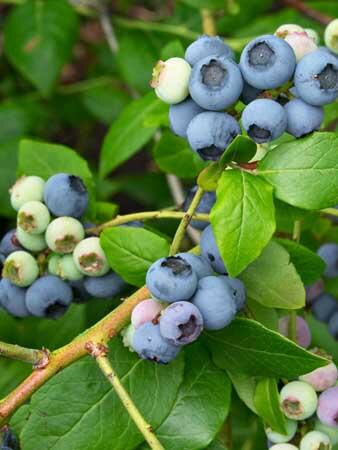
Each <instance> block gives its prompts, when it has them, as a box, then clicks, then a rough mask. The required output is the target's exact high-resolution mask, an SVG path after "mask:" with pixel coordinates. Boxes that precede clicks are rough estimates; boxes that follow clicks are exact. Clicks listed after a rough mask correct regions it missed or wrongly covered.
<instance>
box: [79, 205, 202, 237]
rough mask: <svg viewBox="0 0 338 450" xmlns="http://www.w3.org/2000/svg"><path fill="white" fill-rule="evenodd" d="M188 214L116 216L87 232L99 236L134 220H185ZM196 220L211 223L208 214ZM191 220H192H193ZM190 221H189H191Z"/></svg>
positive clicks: (175, 212)
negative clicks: (108, 229)
mask: <svg viewBox="0 0 338 450" xmlns="http://www.w3.org/2000/svg"><path fill="white" fill-rule="evenodd" d="M186 215H187V213H185V212H181V211H169V210H163V211H145V212H138V213H133V214H125V215H123V216H116V217H115V218H114V219H112V220H109V221H108V222H105V223H103V224H102V225H98V226H97V227H93V228H88V229H87V230H86V231H87V233H90V234H99V233H100V232H101V231H103V230H104V229H106V228H110V227H114V226H117V225H123V224H125V223H128V222H133V221H134V220H150V219H183V218H184V217H185V216H186ZM191 218H193V219H194V220H203V221H204V222H208V221H209V215H208V214H194V215H193V217H191ZM191 218H190V219H191ZM190 219H189V220H190Z"/></svg>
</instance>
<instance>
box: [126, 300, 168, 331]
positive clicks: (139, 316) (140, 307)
mask: <svg viewBox="0 0 338 450" xmlns="http://www.w3.org/2000/svg"><path fill="white" fill-rule="evenodd" d="M162 309H163V305H162V304H161V303H160V302H157V301H156V300H153V299H152V298H148V299H146V300H143V301H142V302H140V303H138V304H137V305H136V306H135V308H134V309H133V312H132V313H131V323H132V325H133V327H134V328H135V329H137V328H139V327H140V326H141V325H143V324H144V323H146V322H152V321H153V320H156V319H157V318H158V317H159V315H160V314H161V311H162Z"/></svg>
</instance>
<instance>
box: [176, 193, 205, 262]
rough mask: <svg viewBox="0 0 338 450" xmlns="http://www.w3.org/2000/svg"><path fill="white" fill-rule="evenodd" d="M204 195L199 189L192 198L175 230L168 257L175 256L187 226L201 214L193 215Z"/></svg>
mask: <svg viewBox="0 0 338 450" xmlns="http://www.w3.org/2000/svg"><path fill="white" fill-rule="evenodd" d="M203 194H204V190H203V189H202V188H201V187H199V188H198V189H197V191H196V194H195V195H194V198H193V199H192V201H191V203H190V206H189V208H188V210H187V212H186V213H183V217H182V220H181V222H180V224H179V226H178V228H177V230H176V233H175V236H174V239H173V241H172V244H171V247H170V255H175V254H176V253H177V252H178V251H179V249H180V245H181V242H182V239H183V237H184V234H185V231H186V229H187V228H188V225H189V223H190V221H191V219H192V218H194V219H195V218H198V217H199V216H200V215H202V214H196V215H194V213H195V211H196V208H197V207H198V205H199V203H200V201H201V198H202V196H203Z"/></svg>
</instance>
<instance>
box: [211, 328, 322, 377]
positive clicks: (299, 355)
mask: <svg viewBox="0 0 338 450" xmlns="http://www.w3.org/2000/svg"><path fill="white" fill-rule="evenodd" d="M205 335H206V340H207V344H208V347H209V349H210V351H211V353H212V356H213V360H214V362H215V364H216V365H218V366H219V367H221V368H222V369H225V370H230V371H231V372H244V373H246V374H248V375H252V376H265V377H275V378H297V377H298V376H299V375H302V374H304V373H307V372H311V371H312V370H314V369H316V368H318V367H322V366H325V365H326V364H327V361H326V360H325V359H323V358H319V357H318V356H315V355H313V354H311V353H309V352H307V351H306V350H304V349H302V348H301V347H298V346H297V345H296V344H295V343H294V342H292V341H290V340H288V339H286V338H285V337H284V336H282V335H280V334H279V333H276V332H275V331H272V330H269V329H267V328H265V327H264V326H263V325H261V324H259V323H258V322H255V321H253V320H249V319H236V320H235V321H234V322H233V323H232V324H231V325H229V326H228V327H226V328H224V329H223V330H220V331H216V332H210V331H208V332H207V333H205Z"/></svg>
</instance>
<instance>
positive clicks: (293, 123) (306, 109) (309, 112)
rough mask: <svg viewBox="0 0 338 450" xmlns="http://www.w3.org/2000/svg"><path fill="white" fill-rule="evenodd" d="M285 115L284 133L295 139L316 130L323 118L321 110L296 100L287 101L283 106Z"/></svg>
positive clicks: (318, 107)
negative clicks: (285, 125)
mask: <svg viewBox="0 0 338 450" xmlns="http://www.w3.org/2000/svg"><path fill="white" fill-rule="evenodd" d="M284 108H285V111H286V115H287V127H286V131H287V132H288V133H290V134H292V136H295V137H297V138H299V137H302V136H305V135H307V134H309V133H312V131H315V130H318V129H319V128H320V126H321V124H322V121H323V118H324V111H323V108H321V107H320V106H312V105H309V104H308V103H305V102H303V100H300V99H298V98H295V99H293V100H291V101H289V102H288V103H287V104H286V105H285V106H284Z"/></svg>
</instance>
